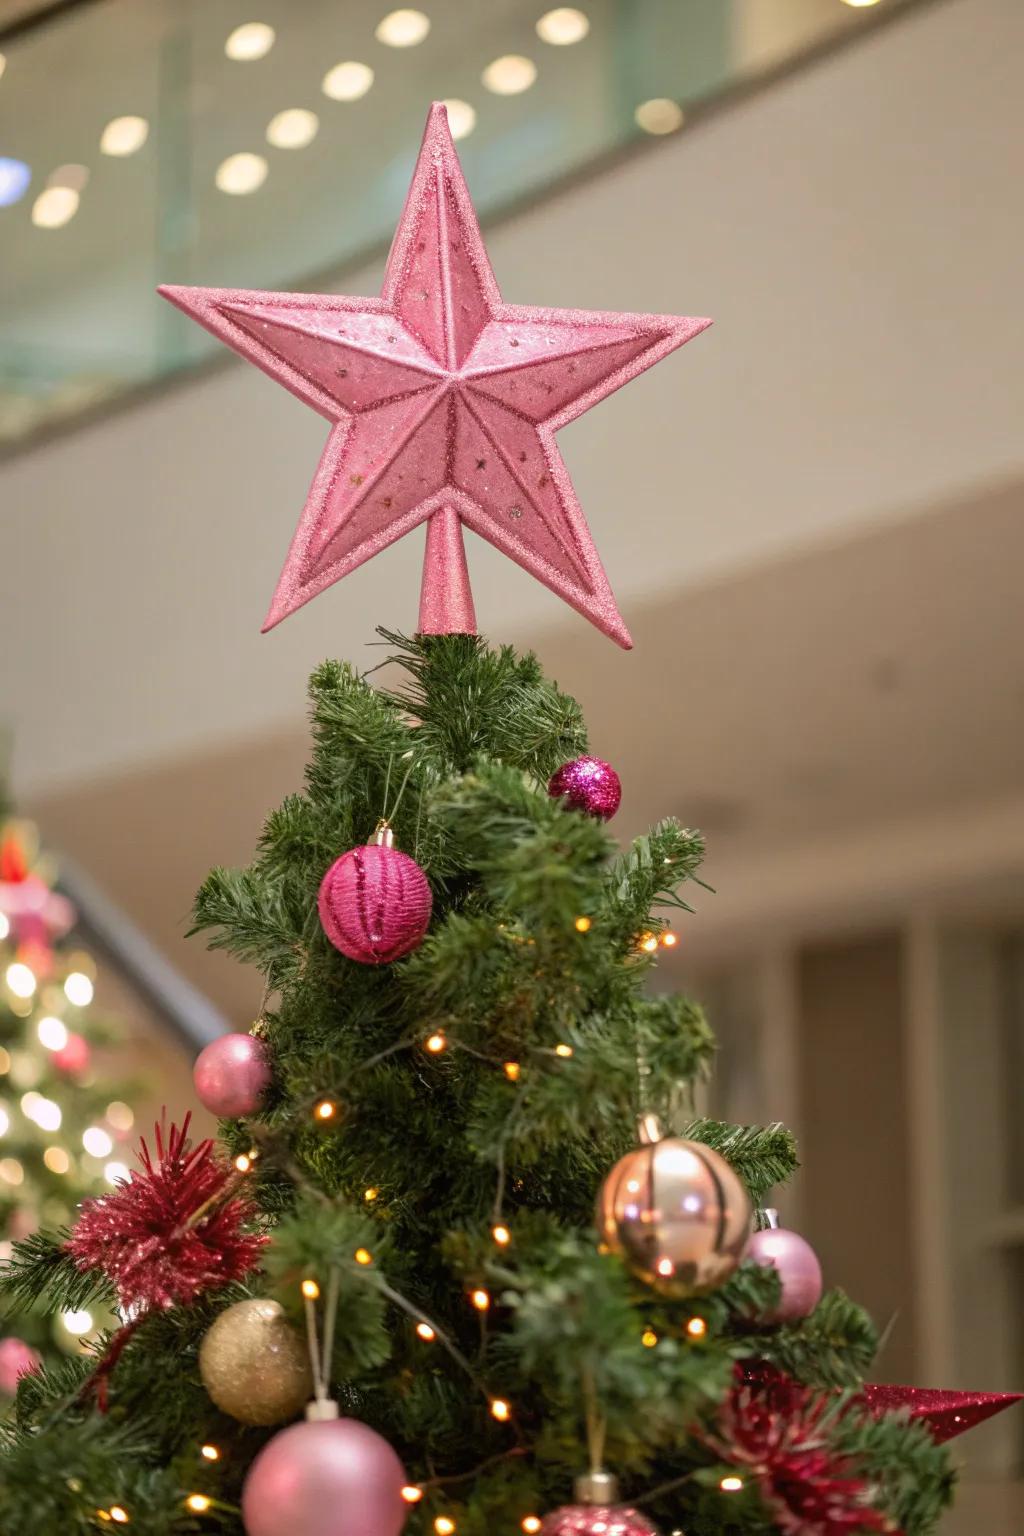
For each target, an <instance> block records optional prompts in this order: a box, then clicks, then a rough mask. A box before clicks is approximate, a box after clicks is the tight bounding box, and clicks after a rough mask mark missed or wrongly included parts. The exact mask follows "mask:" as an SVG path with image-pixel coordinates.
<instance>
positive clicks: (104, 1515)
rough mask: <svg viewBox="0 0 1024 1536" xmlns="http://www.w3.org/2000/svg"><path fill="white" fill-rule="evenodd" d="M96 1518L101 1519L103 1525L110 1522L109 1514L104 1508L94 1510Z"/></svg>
mask: <svg viewBox="0 0 1024 1536" xmlns="http://www.w3.org/2000/svg"><path fill="white" fill-rule="evenodd" d="M96 1518H97V1520H102V1521H103V1523H104V1525H109V1524H110V1515H109V1513H108V1512H107V1510H105V1509H98V1510H97V1511H96Z"/></svg>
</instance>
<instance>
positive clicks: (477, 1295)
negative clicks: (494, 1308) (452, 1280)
mask: <svg viewBox="0 0 1024 1536" xmlns="http://www.w3.org/2000/svg"><path fill="white" fill-rule="evenodd" d="M469 1299H470V1301H471V1302H472V1303H473V1305H474V1307H476V1309H477V1311H478V1312H486V1311H487V1308H488V1307H489V1306H490V1304H491V1296H490V1292H489V1291H485V1290H483V1289H482V1288H481V1289H479V1290H475V1291H471V1292H470V1296H469Z"/></svg>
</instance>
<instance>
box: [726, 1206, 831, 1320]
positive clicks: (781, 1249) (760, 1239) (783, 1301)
mask: <svg viewBox="0 0 1024 1536" xmlns="http://www.w3.org/2000/svg"><path fill="white" fill-rule="evenodd" d="M744 1258H747V1259H750V1260H752V1261H753V1263H755V1264H761V1265H766V1266H767V1265H771V1267H772V1268H773V1269H775V1270H777V1271H778V1276H779V1283H780V1285H781V1287H782V1294H781V1297H780V1299H779V1304H778V1306H777V1307H775V1308H774V1309H773V1310H772V1311H771V1312H770V1313H768V1314H767V1315H766V1316H765V1317H764V1318H763V1319H762V1321H763V1322H766V1323H795V1322H798V1321H799V1319H800V1318H802V1317H809V1316H810V1315H811V1313H812V1312H813V1311H814V1309H815V1307H816V1306H817V1305H818V1302H819V1301H820V1300H821V1285H822V1281H821V1265H820V1264H819V1263H818V1255H817V1254H816V1253H815V1251H814V1249H813V1248H812V1247H811V1245H810V1243H809V1242H807V1240H806V1238H803V1237H801V1236H800V1234H799V1232H789V1231H787V1230H786V1228H785V1227H766V1228H765V1230H764V1231H763V1232H755V1233H754V1234H753V1236H752V1237H751V1239H750V1242H749V1243H748V1244H747V1251H746V1253H745V1254H744Z"/></svg>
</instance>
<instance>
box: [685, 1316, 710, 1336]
mask: <svg viewBox="0 0 1024 1536" xmlns="http://www.w3.org/2000/svg"><path fill="white" fill-rule="evenodd" d="M686 1331H687V1333H688V1334H689V1335H690V1338H691V1339H702V1338H703V1337H704V1335H705V1334H706V1333H707V1331H708V1325H707V1323H706V1322H705V1321H704V1319H703V1318H702V1317H691V1318H690V1321H689V1322H688V1323H687V1325H686Z"/></svg>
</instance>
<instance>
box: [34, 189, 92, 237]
mask: <svg viewBox="0 0 1024 1536" xmlns="http://www.w3.org/2000/svg"><path fill="white" fill-rule="evenodd" d="M80 201H81V195H80V193H79V192H78V190H77V188H75V187H47V188H46V189H45V190H44V191H42V192H40V194H39V196H38V197H37V198H36V200H35V202H34V203H33V204H32V223H33V224H34V225H35V226H36V228H37V229H60V228H62V226H63V225H65V224H69V223H70V222H71V220H72V219H73V218H74V216H75V214H76V213H77V212H78V204H79V202H80Z"/></svg>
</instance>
